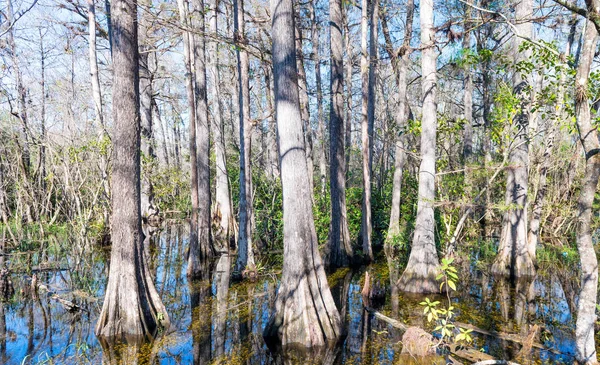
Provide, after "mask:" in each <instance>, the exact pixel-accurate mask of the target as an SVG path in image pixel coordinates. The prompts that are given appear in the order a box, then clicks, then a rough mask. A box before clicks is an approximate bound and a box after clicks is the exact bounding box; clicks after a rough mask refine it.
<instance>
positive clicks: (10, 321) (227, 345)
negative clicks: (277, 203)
mask: <svg viewBox="0 0 600 365" xmlns="http://www.w3.org/2000/svg"><path fill="white" fill-rule="evenodd" d="M185 232H186V229H185V228H183V227H182V226H169V227H166V228H165V229H164V230H163V231H162V232H161V233H160V234H159V235H158V236H157V237H156V240H155V246H154V247H153V249H152V250H151V256H152V262H151V270H153V272H154V276H155V282H156V287H157V290H158V291H159V293H160V295H161V297H162V299H163V302H164V304H165V306H166V308H167V311H168V313H169V316H170V318H171V329H169V330H168V331H166V333H165V335H164V336H162V337H161V338H160V339H159V340H157V341H156V342H155V343H153V344H152V345H145V346H142V347H141V348H119V347H117V348H116V349H115V348H113V349H112V350H110V351H103V349H102V346H101V345H100V343H99V342H98V340H97V338H96V337H95V335H94V327H95V324H96V318H97V316H98V314H99V312H100V309H101V301H102V298H103V296H104V287H105V284H106V279H107V273H108V268H107V266H106V260H107V258H108V257H109V255H108V254H107V253H106V252H101V251H94V253H93V254H92V255H90V254H88V255H86V256H85V257H86V258H85V259H81V258H80V259H75V258H73V256H69V257H70V258H69V259H66V258H65V257H67V255H66V254H65V253H62V254H61V253H57V252H55V253H47V254H45V255H44V257H43V259H42V258H40V257H39V255H38V254H31V255H18V256H19V257H17V255H13V256H10V259H9V260H8V265H9V267H11V268H12V269H13V274H12V280H13V283H14V286H15V290H16V292H17V295H16V299H15V300H14V301H12V302H9V303H1V302H0V364H101V363H103V362H105V363H121V364H134V363H137V364H145V363H148V364H275V363H286V364H308V363H322V362H323V361H325V362H326V363H327V364H404V363H416V362H413V359H411V358H410V357H407V356H406V355H401V354H400V352H401V349H402V344H401V342H400V340H401V336H402V333H401V332H400V331H399V330H397V329H395V328H393V327H392V326H390V325H388V324H387V323H385V322H382V321H381V320H379V319H377V318H375V317H374V316H373V315H372V314H369V313H368V312H366V311H364V310H363V305H362V296H361V294H360V292H361V287H362V283H363V281H362V280H364V272H365V271H366V270H369V271H370V274H371V276H372V277H373V278H374V279H375V280H377V279H378V278H379V280H382V281H384V282H387V295H386V301H385V304H383V305H382V306H381V307H379V308H378V311H380V312H381V313H383V314H385V315H387V316H389V317H392V318H395V319H398V320H400V321H401V322H404V323H407V324H409V325H417V326H421V327H424V328H426V329H427V330H428V331H430V332H431V330H432V329H433V327H432V326H430V325H429V324H427V323H426V320H425V317H424V316H423V307H422V306H420V305H419V302H421V301H422V300H423V297H419V296H409V295H405V294H403V293H397V292H395V291H394V292H392V291H391V290H390V285H389V274H388V270H387V267H386V265H385V264H381V263H379V264H377V263H376V264H375V265H373V266H372V267H369V268H361V269H360V270H354V271H350V270H338V271H337V272H335V273H333V274H331V275H330V276H329V283H330V285H331V287H332V294H333V296H334V299H335V300H336V304H337V306H338V309H339V310H340V312H341V313H342V315H343V316H344V317H343V318H345V322H344V323H345V329H346V332H347V336H346V338H345V339H344V340H343V341H342V342H341V343H340V344H339V346H338V347H336V348H335V349H332V350H330V351H328V352H327V353H325V354H321V355H316V356H312V357H310V358H292V359H290V358H289V357H286V358H285V360H283V361H282V356H281V354H278V353H272V352H270V351H269V350H268V349H267V347H266V345H265V343H264V341H263V338H262V329H263V328H264V326H265V325H266V323H267V321H268V319H269V316H270V314H271V313H272V308H273V305H274V301H275V296H276V287H277V283H278V282H277V280H278V277H277V276H276V275H275V274H267V273H262V274H261V275H260V276H259V280H257V281H256V282H255V283H236V284H231V285H230V275H231V266H232V265H231V264H232V263H233V260H234V257H231V258H230V257H229V256H227V255H224V256H221V257H219V258H217V259H216V260H215V261H214V262H213V263H212V264H211V265H210V267H209V266H207V267H206V270H205V277H204V280H201V281H199V282H194V283H193V284H190V283H188V282H187V279H186V275H185V270H186V261H185V259H184V258H185V250H186V248H187V234H186V233H185ZM25 256H28V258H25ZM24 262H27V264H28V265H32V266H33V267H37V268H39V270H38V272H37V274H36V275H37V277H38V282H39V283H41V284H43V285H45V286H46V287H47V288H48V289H49V292H45V291H40V292H39V295H38V296H37V297H36V296H33V297H32V296H30V295H28V294H27V293H26V292H27V290H26V288H28V287H29V277H28V276H27V275H25V274H21V273H19V267H20V266H21V267H22V265H23V263H24ZM47 263H53V264H54V269H52V270H48V269H44V266H43V265H42V264H47ZM464 266H465V267H463V268H460V267H459V271H461V275H460V283H459V288H458V291H457V292H454V293H452V299H451V300H452V304H453V305H454V306H455V307H456V312H457V317H456V320H457V321H460V322H463V323H468V324H472V325H475V326H477V327H479V328H483V329H486V330H489V331H498V332H507V333H517V334H519V333H520V334H522V335H526V334H527V331H528V330H527V329H528V327H529V325H531V324H534V323H536V324H539V325H540V326H541V328H542V330H541V334H540V338H539V342H541V343H542V344H543V346H544V347H546V350H544V349H536V348H534V349H533V352H532V356H531V357H530V360H531V362H532V363H544V364H546V363H548V364H551V363H565V364H570V363H572V362H573V357H572V356H573V354H574V338H573V337H574V320H573V316H572V314H571V313H572V310H574V305H575V303H576V297H575V294H574V293H575V292H576V289H575V288H574V285H573V283H572V280H571V282H569V281H567V280H565V279H564V278H562V279H561V277H559V275H557V274H551V275H547V276H545V277H544V278H542V277H540V276H538V277H537V278H536V279H535V280H534V281H533V282H530V283H526V284H518V285H517V286H516V287H511V286H510V285H508V284H507V283H505V282H502V281H497V280H496V281H494V280H493V279H491V278H489V277H487V276H485V275H483V274H481V272H480V271H478V270H476V269H475V268H474V267H475V265H473V264H472V263H468V262H467V263H465V264H464ZM56 267H59V268H60V269H56ZM430 298H432V299H433V298H434V296H430ZM435 298H436V299H437V300H440V301H441V303H442V304H441V305H444V303H447V299H446V298H445V297H443V296H440V297H435ZM61 299H62V300H63V301H65V300H66V301H70V302H74V303H76V304H77V305H78V306H80V308H81V309H80V310H77V311H69V309H68V307H67V306H65V305H64V304H63V303H61ZM446 305H447V304H446ZM473 338H474V344H473V345H472V346H471V347H472V348H475V349H478V350H479V351H482V352H485V353H487V354H490V355H492V356H494V357H495V358H498V359H513V358H514V357H515V356H516V354H517V353H518V351H519V349H520V345H518V344H514V343H512V342H510V341H506V340H502V339H499V338H497V336H493V335H481V334H477V333H473ZM548 349H549V350H548ZM434 362H435V363H438V364H439V363H445V361H444V357H438V358H436V359H434V360H431V361H429V362H420V363H434ZM463 363H468V362H467V361H463Z"/></svg>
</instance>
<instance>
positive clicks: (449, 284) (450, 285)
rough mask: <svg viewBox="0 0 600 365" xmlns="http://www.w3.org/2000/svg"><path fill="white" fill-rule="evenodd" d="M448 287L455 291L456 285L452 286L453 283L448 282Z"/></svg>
mask: <svg viewBox="0 0 600 365" xmlns="http://www.w3.org/2000/svg"><path fill="white" fill-rule="evenodd" d="M448 286H449V287H450V288H452V290H454V291H456V284H454V281H451V280H448Z"/></svg>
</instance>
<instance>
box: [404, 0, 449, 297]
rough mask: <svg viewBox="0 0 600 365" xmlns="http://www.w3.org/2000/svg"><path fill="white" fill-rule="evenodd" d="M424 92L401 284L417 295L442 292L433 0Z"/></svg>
mask: <svg viewBox="0 0 600 365" xmlns="http://www.w3.org/2000/svg"><path fill="white" fill-rule="evenodd" d="M420 17H421V47H422V56H421V57H422V58H421V72H422V75H423V76H422V81H421V89H422V93H423V112H422V114H423V116H422V122H421V166H420V169H419V203H418V206H417V218H416V221H415V231H414V238H413V242H412V248H411V251H410V257H409V259H408V264H407V266H406V269H405V270H404V273H403V274H402V276H401V277H400V280H399V281H398V285H399V287H400V289H401V290H404V291H407V292H413V293H435V292H438V291H439V286H438V283H437V282H436V280H435V277H436V275H437V273H438V270H439V259H438V256H437V252H436V248H435V220H434V216H433V203H434V200H435V147H436V133H437V115H436V112H437V105H436V99H435V93H436V82H437V75H436V58H437V54H436V50H435V29H434V27H433V0H422V1H421V9H420Z"/></svg>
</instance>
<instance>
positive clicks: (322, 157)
mask: <svg viewBox="0 0 600 365" xmlns="http://www.w3.org/2000/svg"><path fill="white" fill-rule="evenodd" d="M310 20H311V41H312V53H311V59H312V61H313V63H314V66H315V88H316V92H317V119H318V127H317V128H318V131H319V177H320V183H321V194H324V193H325V186H326V182H325V180H326V179H327V157H326V152H325V151H326V150H325V149H326V148H327V143H326V142H325V120H324V116H323V81H322V79H321V57H320V56H319V28H318V27H319V25H318V23H317V13H316V11H315V1H310Z"/></svg>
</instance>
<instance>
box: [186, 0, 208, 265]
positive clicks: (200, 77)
mask: <svg viewBox="0 0 600 365" xmlns="http://www.w3.org/2000/svg"><path fill="white" fill-rule="evenodd" d="M192 7H193V13H192V26H193V28H194V30H195V31H196V32H197V34H195V35H194V36H193V37H192V40H193V51H194V74H195V77H194V96H195V100H194V101H195V106H196V153H197V157H196V165H195V166H192V168H196V169H197V170H198V172H197V173H198V223H197V224H198V227H197V229H198V233H197V234H198V244H197V245H192V244H191V243H190V252H189V256H188V267H187V274H188V276H190V277H198V276H199V275H200V274H201V270H202V265H203V262H204V261H205V260H206V259H208V258H210V257H212V256H213V254H214V252H213V247H212V237H211V233H212V232H211V223H212V219H211V214H210V209H211V194H210V124H209V122H208V99H207V92H206V54H205V51H204V50H205V40H204V31H205V22H204V11H205V7H204V0H192Z"/></svg>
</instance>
